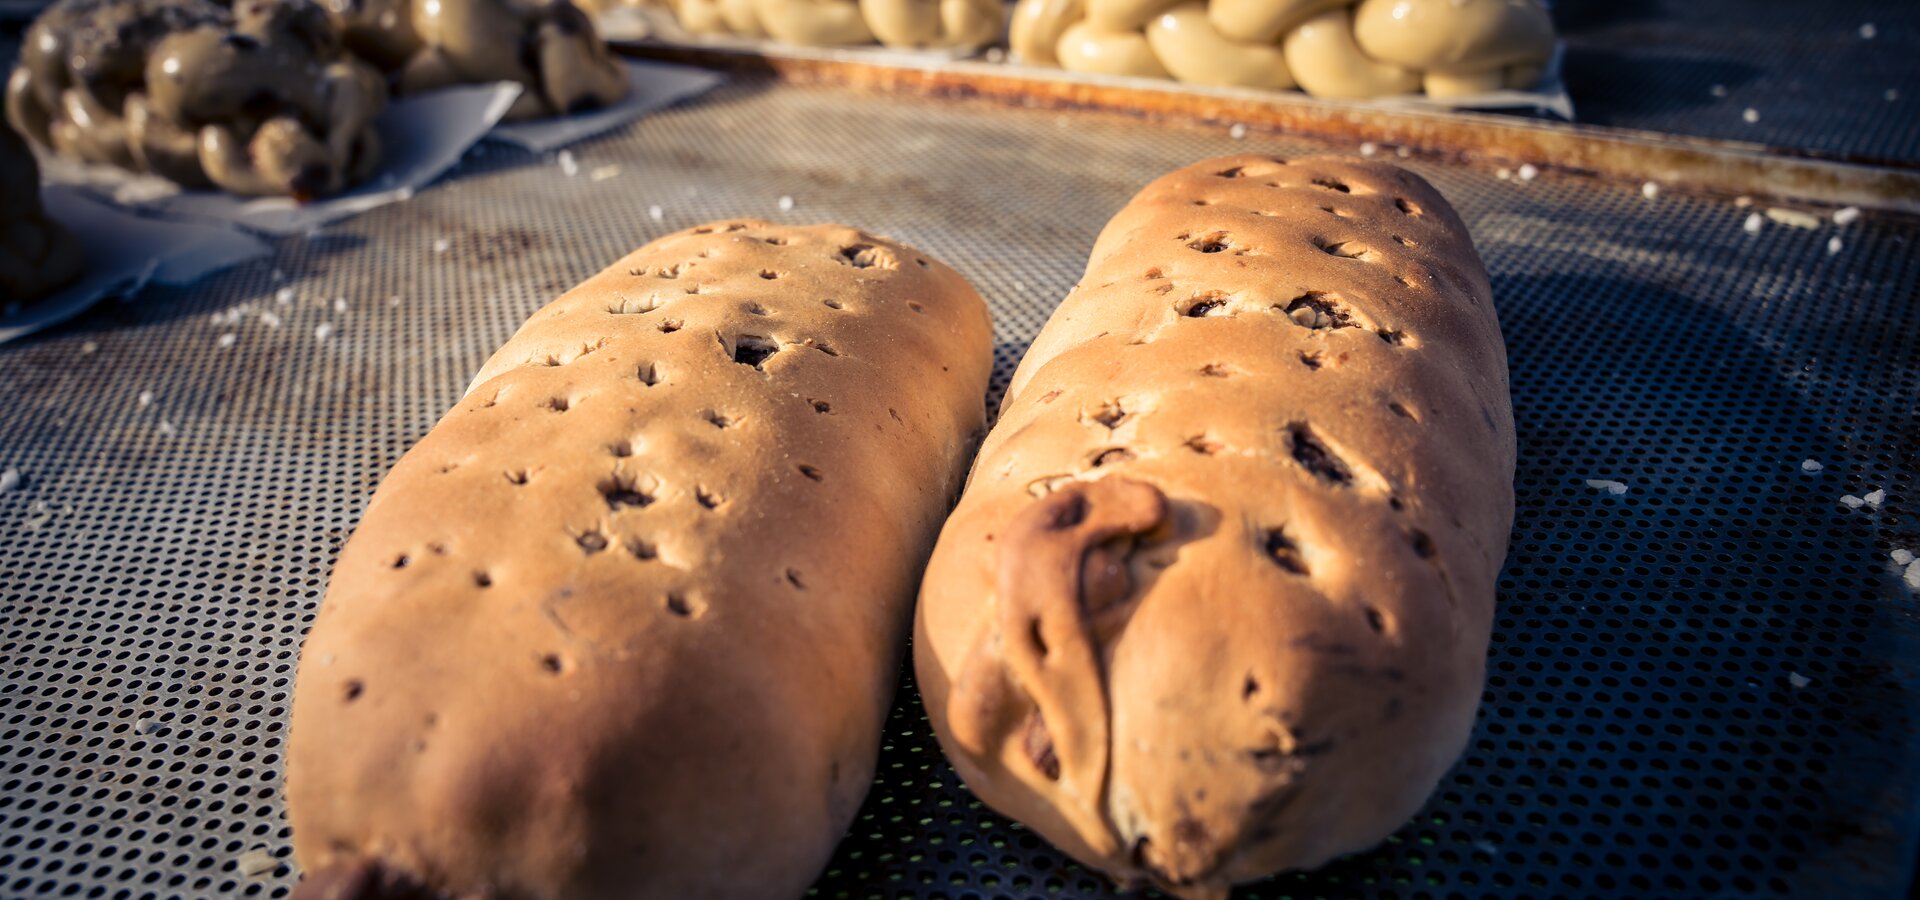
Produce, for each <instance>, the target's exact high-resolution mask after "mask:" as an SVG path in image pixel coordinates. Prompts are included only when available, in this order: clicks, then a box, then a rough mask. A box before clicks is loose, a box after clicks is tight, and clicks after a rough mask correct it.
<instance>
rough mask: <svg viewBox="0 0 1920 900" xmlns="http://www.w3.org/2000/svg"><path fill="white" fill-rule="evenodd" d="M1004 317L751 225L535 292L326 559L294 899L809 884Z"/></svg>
mask: <svg viewBox="0 0 1920 900" xmlns="http://www.w3.org/2000/svg"><path fill="white" fill-rule="evenodd" d="M989 332H990V328H989V324H988V318H987V311H986V307H985V304H984V303H983V302H982V301H981V299H980V297H979V295H978V294H976V293H974V291H973V289H972V288H971V287H969V286H968V285H967V283H966V281H965V280H964V279H962V278H961V277H960V276H959V275H958V274H956V273H955V272H954V271H953V270H951V269H948V268H947V267H945V266H943V265H941V264H940V263H938V262H935V261H933V260H932V259H931V258H929V257H928V256H926V255H925V254H923V253H920V252H919V251H916V250H914V249H913V248H911V247H908V246H905V245H903V244H899V243H896V242H893V241H889V240H885V239H882V238H878V237H874V236H872V235H869V234H865V233H863V232H860V231H856V230H854V229H851V228H845V227H840V226H815V227H805V228H798V227H780V226H773V225H769V224H767V223H765V222H757V221H733V222H720V223H715V224H713V225H709V226H704V227H701V228H695V229H692V230H689V231H683V232H680V233H678V234H674V235H670V236H668V237H665V238H662V239H660V240H658V241H656V242H654V243H652V244H649V245H648V246H646V247H643V248H641V249H640V250H638V251H636V252H635V253H633V254H632V255H630V256H628V257H627V258H625V259H623V260H621V261H619V262H618V263H615V264H614V265H613V266H612V267H610V268H608V269H607V270H606V271H604V272H601V273H600V274H599V275H596V276H594V277H593V278H592V279H590V280H589V281H587V282H586V283H585V284H582V285H581V286H579V287H577V288H575V289H573V290H571V291H569V292H567V293H566V294H565V295H563V296H561V297H560V299H558V300H555V301H554V302H553V303H551V304H549V305H547V306H546V307H545V308H543V309H541V310H540V311H539V312H537V313H535V314H534V315H533V317H532V318H531V319H529V320H528V321H527V323H526V324H525V325H524V326H522V327H521V329H520V331H519V333H518V334H516V335H514V337H513V339H512V340H510V341H508V342H507V343H506V345H505V346H503V347H502V348H501V349H500V350H499V351H498V352H497V353H495V354H494V356H493V358H492V359H491V360H490V361H488V363H487V364H486V366H485V367H484V368H483V369H482V370H481V371H480V374H479V375H478V376H477V377H476V378H475V379H474V383H473V387H472V388H471V389H470V390H469V391H468V393H467V395H466V396H465V397H464V398H462V399H461V400H460V401H459V403H458V404H456V405H455V406H454V408H453V409H452V410H451V411H449V412H448V413H447V414H446V416H445V418H443V419H442V420H441V421H440V423H439V424H438V425H436V426H434V428H433V430H432V431H430V432H428V433H427V435H426V436H425V437H424V438H423V439H421V441H420V443H419V444H417V445H416V446H415V447H414V448H413V449H412V450H411V451H409V452H408V453H407V455H406V456H405V457H403V458H402V459H401V460H400V462H399V463H398V464H397V465H395V466H394V469H393V472H392V473H391V474H390V475H388V476H387V478H386V480H385V481H384V482H382V484H381V486H380V489H379V490H378V491H377V492H376V493H375V494H374V497H373V499H372V501H371V502H370V503H369V504H368V507H367V511H366V515H365V517H364V519H363V520H362V522H361V524H360V526H359V528H358V529H357V530H356V532H355V533H354V535H353V538H352V540H350V541H348V543H347V546H346V548H345V549H344V550H343V551H342V552H341V555H340V560H339V563H338V564H337V565H336V566H335V568H334V572H333V578H332V582H331V584H330V585H329V586H328V589H327V596H326V600H325V602H324V603H323V604H322V605H321V608H320V613H319V617H318V619H317V621H316V622H315V623H314V627H313V632H312V635H311V636H310V637H309V638H308V640H307V643H306V647H305V648H304V650H303V651H302V656H301V663H300V672H299V680H298V685H297V687H296V689H295V691H294V700H293V723H292V739H291V744H290V747H289V752H288V760H287V765H288V769H287V800H288V808H289V812H290V816H291V819H292V822H293V828H294V846H295V850H296V853H297V855H298V858H299V861H300V863H301V865H302V866H303V867H304V868H305V869H306V871H307V872H308V879H309V881H308V884H307V885H306V887H305V890H307V891H308V892H309V894H308V895H309V896H313V897H326V896H331V895H329V894H328V893H327V892H328V891H339V892H342V893H340V894H338V896H350V897H413V896H422V895H426V896H442V895H445V896H449V897H499V898H561V897H565V898H629V897H740V898H768V897H771V898H777V897H796V896H799V895H800V894H801V892H802V891H804V890H805V889H806V886H807V884H808V883H809V882H810V881H811V880H812V879H813V878H814V877H815V876H816V875H817V874H818V873H819V871H820V869H821V868H822V867H823V866H824V865H825V864H826V861H827V859H828V856H829V855H830V854H831V852H832V849H833V847H834V845H835V843H836V842H837V841H838V840H839V839H840V836H841V834H842V833H843V832H844V831H845V829H846V827H847V825H848V823H849V822H850V821H851V819H852V817H853V814H854V811H855V810H856V809H857V808H858V806H859V804H860V801H861V798H862V797H863V796H864V795H865V793H866V791H867V787H868V785H869V783H870V781H871V776H872V770H873V765H874V758H875V755H876V753H877V752H878V749H879V743H880V725H881V721H882V719H883V718H884V716H885V713H886V710H887V707H888V703H889V698H890V697H891V695H892V691H893V686H894V682H895V677H896V673H897V663H898V660H899V656H900V653H901V647H902V646H903V644H904V642H905V637H906V627H907V623H908V619H909V610H908V606H909V604H910V602H911V598H912V596H913V591H914V586H915V584H916V578H917V576H918V574H919V571H920V566H921V564H922V562H923V561H924V559H925V557H926V553H927V551H928V549H929V547H930V545H931V542H932V539H933V536H934V533H935V531H936V530H937V529H938V527H939V523H940V519H941V517H942V515H944V514H945V512H946V510H947V508H948V503H949V501H950V500H951V498H952V497H953V495H954V493H955V491H956V489H957V488H958V486H959V480H960V474H961V472H962V471H963V469H964V466H965V462H966V459H967V457H968V453H969V452H970V450H971V449H972V447H973V445H974V443H975V438H976V437H977V434H978V431H979V429H980V428H981V427H982V421H983V416H984V410H983V395H984V393H985V389H986V382H987V373H988V370H989V368H990V365H991V362H990V361H991V355H990V344H989ZM415 889H418V890H420V891H421V894H413V893H408V891H410V890H415Z"/></svg>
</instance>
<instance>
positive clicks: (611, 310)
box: [607, 294, 664, 316]
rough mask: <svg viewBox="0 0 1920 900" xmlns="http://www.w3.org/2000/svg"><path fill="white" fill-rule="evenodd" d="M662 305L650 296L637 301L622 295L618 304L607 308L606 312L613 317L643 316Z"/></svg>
mask: <svg viewBox="0 0 1920 900" xmlns="http://www.w3.org/2000/svg"><path fill="white" fill-rule="evenodd" d="M663 305H664V304H662V303H661V302H660V298H658V297H655V296H653V295H651V294H649V295H647V296H645V297H642V298H640V299H638V300H635V299H634V298H632V297H628V296H625V295H624V294H623V295H621V296H620V302H619V303H617V304H614V305H612V306H609V307H607V312H608V314H610V315H615V316H644V315H646V314H647V313H650V312H653V311H654V310H656V309H659V308H660V307H661V306H663Z"/></svg>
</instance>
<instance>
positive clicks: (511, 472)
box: [505, 469, 533, 486]
mask: <svg viewBox="0 0 1920 900" xmlns="http://www.w3.org/2000/svg"><path fill="white" fill-rule="evenodd" d="M505 475H506V477H507V483H508V484H512V485H523V486H524V485H525V484H526V483H527V482H530V481H532V480H533V470H532V469H508V470H507V471H506V472H505Z"/></svg>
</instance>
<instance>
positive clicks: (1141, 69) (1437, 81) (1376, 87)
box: [1009, 0, 1554, 98]
mask: <svg viewBox="0 0 1920 900" xmlns="http://www.w3.org/2000/svg"><path fill="white" fill-rule="evenodd" d="M1009 43H1010V45H1011V46H1012V48H1013V52H1014V55H1015V56H1016V57H1018V58H1020V59H1021V60H1022V61H1025V62H1029V63H1033V64H1035V65H1047V66H1060V67H1062V68H1066V69H1070V70H1073V71H1076V72H1087V73H1092V74H1101V75H1134V76H1142V77H1157V78H1167V77H1171V78H1175V79H1178V80H1180V81H1184V82H1187V83H1189V84H1209V85H1225V86H1233V87H1250V88H1270V89H1280V88H1289V87H1293V86H1295V85H1296V84H1297V85H1298V86H1299V87H1300V89H1301V90H1304V91H1306V92H1307V93H1309V94H1312V95H1314V96H1316V97H1333V98H1366V97H1381V96H1389V95H1395V94H1407V93H1412V92H1413V91H1416V90H1425V91H1426V92H1427V93H1428V94H1429V95H1431V96H1435V97H1458V96H1462V95H1466V94H1475V93H1482V92H1486V91H1495V90H1499V89H1501V88H1505V87H1511V88H1529V87H1532V86H1533V85H1534V84H1536V83H1537V82H1538V81H1539V80H1540V75H1541V73H1542V72H1543V71H1544V67H1545V65H1546V62H1547V59H1548V58H1549V57H1550V56H1551V55H1552V54H1553V44H1554V36H1553V21H1552V19H1551V18H1549V17H1548V15H1547V9H1546V6H1545V5H1544V4H1543V2H1542V0H1020V2H1019V4H1018V5H1017V6H1016V7H1015V8H1014V12H1013V26H1012V29H1011V31H1010V34H1009Z"/></svg>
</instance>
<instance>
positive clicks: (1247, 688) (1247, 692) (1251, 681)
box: [1240, 672, 1260, 702]
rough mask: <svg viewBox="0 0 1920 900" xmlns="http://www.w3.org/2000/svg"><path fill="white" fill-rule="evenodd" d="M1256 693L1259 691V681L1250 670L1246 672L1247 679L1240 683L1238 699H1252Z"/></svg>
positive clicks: (1243, 700)
mask: <svg viewBox="0 0 1920 900" xmlns="http://www.w3.org/2000/svg"><path fill="white" fill-rule="evenodd" d="M1258 693H1260V681H1259V680H1258V679H1256V678H1254V677H1253V673H1252V672H1248V673H1247V679H1246V680H1245V681H1243V682H1241V683H1240V699H1241V701H1242V702H1245V701H1248V700H1252V699H1253V696H1254V695H1255V694H1258Z"/></svg>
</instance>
